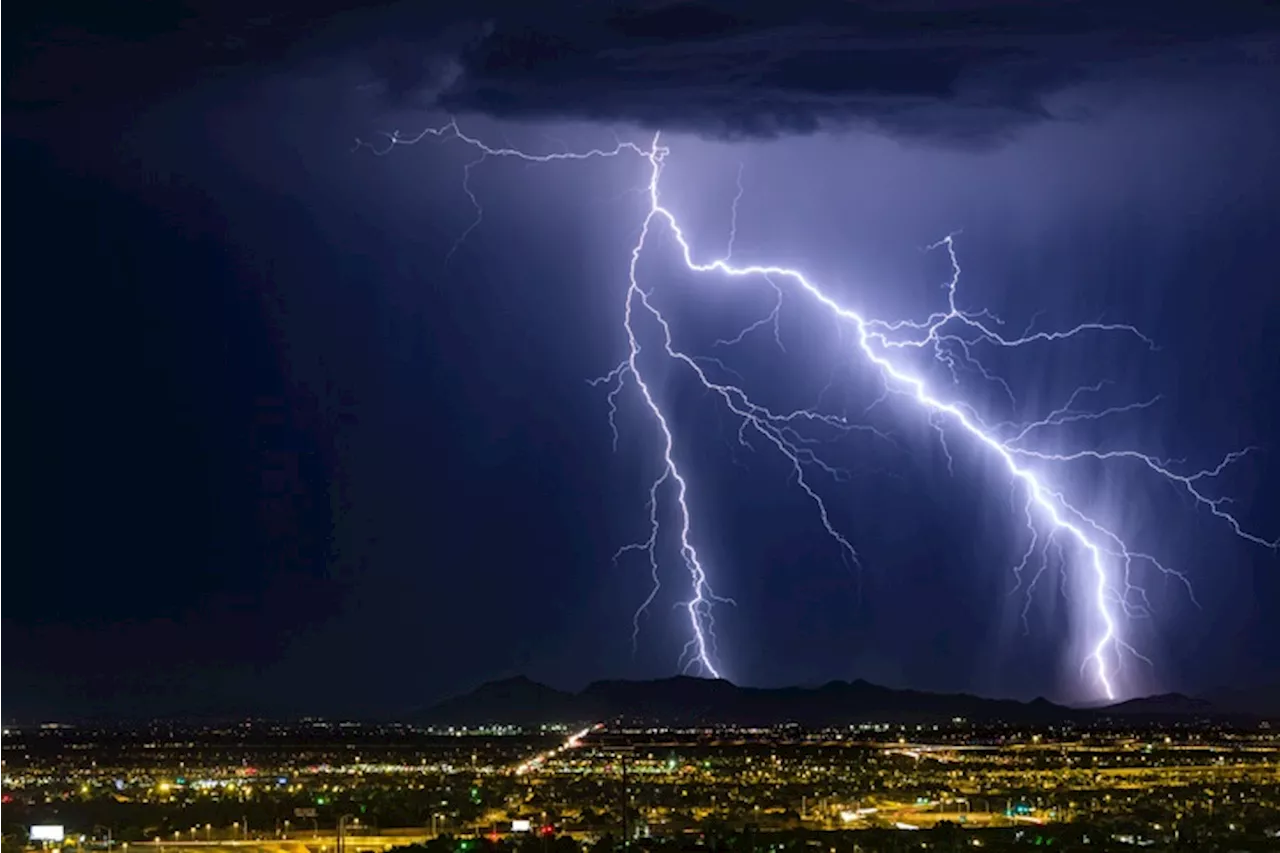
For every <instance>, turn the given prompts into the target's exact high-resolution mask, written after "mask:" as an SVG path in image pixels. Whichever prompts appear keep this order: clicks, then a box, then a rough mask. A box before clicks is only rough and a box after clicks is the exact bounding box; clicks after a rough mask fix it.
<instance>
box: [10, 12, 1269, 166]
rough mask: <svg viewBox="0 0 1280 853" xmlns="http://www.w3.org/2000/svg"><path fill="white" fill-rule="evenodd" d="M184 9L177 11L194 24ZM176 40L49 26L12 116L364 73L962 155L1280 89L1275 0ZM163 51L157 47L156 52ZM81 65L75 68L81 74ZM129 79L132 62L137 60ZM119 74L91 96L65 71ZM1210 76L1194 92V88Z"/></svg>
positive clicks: (407, 25)
mask: <svg viewBox="0 0 1280 853" xmlns="http://www.w3.org/2000/svg"><path fill="white" fill-rule="evenodd" d="M175 8H176V7H175ZM171 17H172V19H173V20H172V22H171V23H172V24H173V27H172V28H171V31H170V32H168V33H167V34H164V35H163V36H162V37H155V34H153V33H146V34H142V33H134V32H131V31H130V30H129V28H128V26H127V24H121V23H120V22H119V21H112V22H110V23H108V22H107V20H106V19H105V18H104V20H103V22H102V24H101V25H100V26H97V27H95V26H94V25H92V24H91V23H86V22H83V21H81V22H77V23H76V25H75V26H69V25H66V24H65V23H59V22H56V21H41V22H29V23H28V24H27V26H26V30H28V31H30V32H31V33H33V34H34V35H35V36H37V37H35V38H33V39H32V40H31V41H32V46H31V47H29V48H27V49H26V51H25V52H24V54H23V56H22V57H19V62H18V66H19V67H20V68H21V70H22V72H23V73H21V74H20V75H18V76H17V77H16V78H14V77H13V76H12V75H11V76H10V82H9V84H8V92H7V98H8V101H9V104H10V106H13V105H14V104H15V103H16V104H19V105H24V106H28V107H30V106H36V105H48V104H62V103H66V102H67V101H74V100H75V99H77V98H83V99H88V98H92V99H95V100H96V101H98V102H100V101H101V99H102V98H103V97H104V95H108V94H109V95H112V96H115V97H118V98H128V97H130V96H139V95H141V96H151V95H154V94H156V93H157V91H159V90H163V89H166V88H167V89H169V90H171V91H178V90H179V89H180V87H183V86H186V85H189V84H191V83H192V82H194V81H196V80H203V81H207V80H209V79H211V78H213V77H216V76H218V75H223V76H227V77H233V78H234V77H236V76H241V77H243V76H244V75H246V74H248V75H250V77H251V78H252V77H253V76H255V75H258V74H261V73H266V72H278V71H281V70H284V71H286V72H312V73H314V72H317V71H319V72H321V73H323V71H324V69H325V68H326V66H329V67H336V66H339V65H341V66H343V67H346V68H349V69H355V76H356V77H357V78H358V79H359V80H360V82H359V83H357V84H355V85H357V86H358V87H359V88H360V89H361V90H362V91H366V92H369V93H371V94H372V96H373V97H382V98H385V99H386V100H387V101H388V102H389V103H390V104H392V105H394V106H396V107H410V108H423V109H437V110H441V111H446V112H450V113H455V114H458V115H476V114H481V115H488V116H493V117H497V118H511V119H522V120H592V121H601V122H609V123H619V124H631V125H642V126H648V127H662V128H666V129H670V130H674V131H686V132H695V133H699V134H703V135H708V136H716V137H727V138H741V137H771V136H777V135H785V134H795V133H810V132H815V131H818V130H822V129H838V128H841V127H849V126H872V127H875V128H878V129H881V130H883V131H887V132H890V133H893V134H896V135H901V136H908V137H910V136H916V137H932V138H940V139H942V140H944V141H948V142H952V143H978V144H983V143H988V142H992V141H998V140H1000V139H1002V138H1004V137H1006V136H1007V135H1008V134H1009V133H1011V132H1014V131H1016V130H1017V129H1018V128H1020V127H1023V126H1026V125H1027V124H1029V123H1033V122H1039V121H1045V120H1070V119H1072V118H1074V117H1077V114H1076V113H1074V112H1073V108H1071V107H1069V106H1065V105H1063V104H1055V103H1054V95H1055V94H1057V93H1060V92H1062V91H1064V90H1065V89H1068V88H1070V87H1073V86H1078V85H1081V84H1085V85H1087V84H1090V83H1097V82H1105V81H1108V80H1112V79H1124V80H1125V81H1126V82H1127V83H1129V84H1132V83H1133V81H1135V80H1144V79H1145V80H1151V81H1157V82H1168V81H1175V82H1176V81H1178V80H1179V79H1181V78H1188V79H1189V78H1191V77H1193V76H1194V77H1195V78H1197V79H1200V80H1203V79H1204V78H1205V70H1206V67H1209V68H1211V69H1213V70H1214V72H1215V75H1216V76H1217V77H1219V78H1220V81H1221V84H1222V85H1223V86H1239V85H1250V81H1251V80H1252V81H1255V82H1256V81H1257V80H1258V79H1260V78H1270V77H1271V76H1273V75H1274V73H1275V71H1276V68H1277V57H1278V56H1280V50H1277V45H1278V44H1280V8H1278V7H1276V6H1275V5H1274V4H1266V3H1262V2H1237V3H1230V4H1188V3H1177V4H1166V3H1155V2H1143V0H1120V2H1039V3H1034V4H1032V3H1020V2H1000V1H999V0H984V2H948V3H920V2H903V3H897V2H894V3H891V2H861V3H850V2H840V0H794V2H788V3H767V4H766V3H741V2H729V0H721V2H712V0H700V2H624V3H565V2H542V3H527V2H525V3H516V2H487V3H486V2H478V3H472V4H466V5H465V6H463V7H461V8H455V9H452V10H444V9H441V8H439V4H431V3H422V4H394V5H385V6H380V7H375V8H367V7H366V8H362V9H358V10H351V9H348V8H344V6H343V4H340V3H334V2H332V0H330V2H320V3H317V4H314V5H312V6H311V7H310V8H309V9H308V10H307V11H306V12H305V14H304V13H301V12H300V11H299V9H297V8H288V7H287V6H286V5H285V4H282V2H281V0H275V3H274V5H273V3H271V2H268V3H266V4H255V5H254V6H253V7H252V8H251V9H248V8H246V9H244V10H243V13H239V12H237V7H236V6H235V5H226V4H216V5H215V4H210V5H209V6H208V7H207V8H204V9H203V11H202V10H201V8H200V6H199V4H196V5H195V6H190V5H183V6H182V7H181V11H175V12H174V14H173V15H172V16H171ZM143 36H146V38H145V39H144V38H143ZM72 55H74V58H75V60H76V61H75V62H69V61H68V57H69V56H72ZM124 60H127V61H124ZM86 62H88V63H89V64H92V65H96V66H97V67H99V68H100V69H101V71H102V73H101V74H100V75H93V76H92V77H90V78H86V77H85V76H84V75H83V74H78V75H75V76H71V75H69V74H67V73H66V72H63V71H61V70H60V69H63V68H67V67H77V68H83V67H84V66H85V64H86ZM1193 71H1194V73H1191V72H1193Z"/></svg>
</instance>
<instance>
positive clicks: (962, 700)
mask: <svg viewBox="0 0 1280 853" xmlns="http://www.w3.org/2000/svg"><path fill="white" fill-rule="evenodd" d="M1246 693H1247V691H1236V693H1235V694H1233V697H1234V701H1233V702H1232V704H1231V706H1230V707H1226V706H1220V704H1219V703H1215V702H1213V701H1212V699H1211V698H1204V697H1191V696H1185V695H1182V694H1178V693H1166V694H1160V695H1156V696H1147V697H1141V698H1136V699H1129V700H1126V701H1124V702H1119V703H1114V704H1111V705H1106V706H1102V707H1093V708H1078V707H1070V706H1067V705H1062V704H1057V703H1054V702H1051V701H1049V700H1048V699H1045V698H1044V697H1037V698H1035V699H1033V700H1031V701H1029V702H1023V701H1020V700H1016V699H991V698H985V697H981V696H975V695H973V694H969V693H932V692H929V691H923V690H905V689H897V688H892V687H884V686H881V685H878V684H872V683H871V682H868V681H864V680H862V679H857V680H855V681H839V680H833V681H829V682H827V683H826V684H823V685H821V686H818V687H740V686H738V685H736V684H733V683H732V682H730V681H727V680H724V679H707V678H695V677H691V676H683V675H680V676H673V677H670V678H663V679H656V680H650V681H628V680H623V679H606V680H601V681H593V682H591V683H590V684H588V685H587V686H586V687H584V688H583V689H582V690H580V691H577V692H572V691H566V690H558V689H556V688H553V687H549V686H547V685H545V684H541V683H539V682H536V681H533V680H532V679H529V678H527V677H526V676H515V677H511V678H506V679H501V680H498V681H490V682H487V683H485V684H482V685H480V686H479V687H477V688H476V689H475V690H473V691H471V692H470V693H466V694H462V695H461V696H455V697H453V698H451V699H447V700H445V701H444V702H441V703H439V704H437V705H435V706H434V707H432V708H430V709H428V710H427V711H426V712H425V714H424V715H423V720H422V721H423V722H427V723H432V724H447V725H484V724H507V725H539V724H544V723H564V722H583V723H586V722H596V721H600V720H626V721H630V722H635V723H655V724H664V725H728V724H738V725H774V724H780V723H796V724H799V725H803V726H812V727H823V726H840V725H850V724H857V723H871V722H891V723H915V724H928V723H945V722H950V721H952V720H954V719H956V718H963V719H965V720H967V721H970V722H975V723H995V722H1004V723H1014V724H1050V723H1064V722H1079V723H1085V722H1092V721H1098V720H1101V719H1105V718H1117V719H1123V720H1125V721H1126V722H1134V721H1138V720H1143V719H1147V720H1151V721H1153V722H1162V721H1171V720H1191V719H1208V718H1213V719H1226V718H1240V719H1246V718H1248V719H1256V718H1259V717H1262V716H1268V715H1269V709H1268V710H1264V711H1254V710H1252V709H1251V708H1250V703H1249V701H1248V698H1249V697H1248V696H1246V695H1245V694H1246ZM1264 698H1266V696H1265V695H1264Z"/></svg>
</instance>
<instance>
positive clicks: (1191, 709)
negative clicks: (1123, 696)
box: [1097, 693, 1220, 717]
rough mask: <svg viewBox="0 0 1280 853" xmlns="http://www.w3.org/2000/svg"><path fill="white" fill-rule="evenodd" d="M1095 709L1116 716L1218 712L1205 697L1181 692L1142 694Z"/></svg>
mask: <svg viewBox="0 0 1280 853" xmlns="http://www.w3.org/2000/svg"><path fill="white" fill-rule="evenodd" d="M1097 710H1098V711H1100V712H1105V713H1107V714H1109V715H1113V716H1117V717H1195V716H1200V717H1206V716H1214V715H1216V714H1219V713H1220V712H1219V711H1218V710H1217V709H1216V708H1214V706H1213V704H1212V703H1211V702H1209V701H1208V700H1207V699H1198V698H1195V697H1193V696H1184V695H1183V694H1181V693H1161V694H1159V695H1156V696H1143V697H1142V698H1140V699H1129V700H1128V701H1126V702H1119V703H1117V704H1115V705H1109V706H1106V707H1104V708H1099V709H1097Z"/></svg>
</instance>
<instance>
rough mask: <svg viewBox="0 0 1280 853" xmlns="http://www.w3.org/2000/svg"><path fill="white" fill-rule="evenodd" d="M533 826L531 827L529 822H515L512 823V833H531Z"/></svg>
mask: <svg viewBox="0 0 1280 853" xmlns="http://www.w3.org/2000/svg"><path fill="white" fill-rule="evenodd" d="M531 826H532V825H531V824H530V823H529V821H527V820H513V821H511V831H512V832H528V831H529V829H530V828H531Z"/></svg>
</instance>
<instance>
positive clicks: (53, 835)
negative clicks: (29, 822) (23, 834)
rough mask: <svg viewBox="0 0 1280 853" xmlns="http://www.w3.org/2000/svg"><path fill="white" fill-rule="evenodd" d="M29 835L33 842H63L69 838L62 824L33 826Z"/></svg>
mask: <svg viewBox="0 0 1280 853" xmlns="http://www.w3.org/2000/svg"><path fill="white" fill-rule="evenodd" d="M28 835H29V837H30V838H31V840H32V841H61V840H63V839H64V838H66V837H67V833H66V832H65V831H64V830H63V828H62V825H61V824H56V825H44V826H33V827H31V832H30V833H28Z"/></svg>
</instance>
